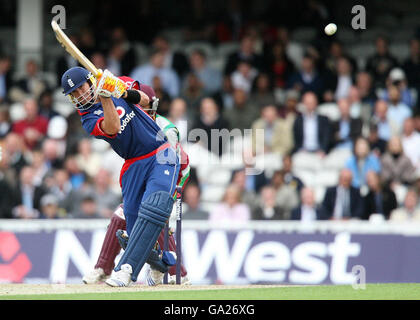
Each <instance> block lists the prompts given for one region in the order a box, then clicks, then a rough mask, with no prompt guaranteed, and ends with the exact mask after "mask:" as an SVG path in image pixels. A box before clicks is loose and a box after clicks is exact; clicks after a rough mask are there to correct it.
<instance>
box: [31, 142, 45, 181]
mask: <svg viewBox="0 0 420 320" xmlns="http://www.w3.org/2000/svg"><path fill="white" fill-rule="evenodd" d="M32 168H33V169H34V180H33V183H34V185H35V186H37V187H38V186H40V185H42V184H43V181H44V177H45V176H46V175H47V173H48V166H47V164H46V162H45V157H44V154H43V153H42V150H40V149H35V150H34V151H33V152H32Z"/></svg>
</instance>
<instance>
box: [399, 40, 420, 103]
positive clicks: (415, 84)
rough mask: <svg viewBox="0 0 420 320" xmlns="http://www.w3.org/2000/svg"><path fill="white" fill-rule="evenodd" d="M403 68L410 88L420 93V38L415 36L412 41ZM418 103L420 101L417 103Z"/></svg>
mask: <svg viewBox="0 0 420 320" xmlns="http://www.w3.org/2000/svg"><path fill="white" fill-rule="evenodd" d="M403 70H404V72H405V74H406V75H407V82H408V86H409V87H410V88H415V89H416V90H417V95H419V94H420V40H419V39H417V38H413V39H411V41H410V56H409V57H408V58H407V59H406V60H405V61H404V64H403ZM417 105H418V103H417Z"/></svg>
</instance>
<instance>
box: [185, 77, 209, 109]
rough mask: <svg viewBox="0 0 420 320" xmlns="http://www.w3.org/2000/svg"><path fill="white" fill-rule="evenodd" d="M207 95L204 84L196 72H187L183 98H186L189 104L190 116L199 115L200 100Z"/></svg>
mask: <svg viewBox="0 0 420 320" xmlns="http://www.w3.org/2000/svg"><path fill="white" fill-rule="evenodd" d="M205 97H206V95H205V92H204V85H203V83H202V82H201V81H200V79H199V78H198V76H197V75H196V74H194V73H189V74H187V76H186V78H185V87H184V89H183V91H182V94H181V98H182V99H184V100H185V102H186V103H187V105H188V113H189V116H190V117H196V116H197V113H198V111H199V105H200V102H201V100H202V99H203V98H205Z"/></svg>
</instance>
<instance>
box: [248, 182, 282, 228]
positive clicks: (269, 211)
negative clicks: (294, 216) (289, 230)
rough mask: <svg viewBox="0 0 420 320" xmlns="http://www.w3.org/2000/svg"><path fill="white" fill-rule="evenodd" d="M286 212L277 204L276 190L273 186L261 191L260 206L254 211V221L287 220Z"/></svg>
mask: <svg viewBox="0 0 420 320" xmlns="http://www.w3.org/2000/svg"><path fill="white" fill-rule="evenodd" d="M287 219H289V216H286V213H285V211H284V210H283V209H282V208H281V207H280V206H279V205H278V204H277V202H276V190H275V189H274V188H273V187H272V186H265V187H263V188H262V189H261V195H260V199H259V201H258V206H257V208H256V209H255V210H253V211H252V220H287Z"/></svg>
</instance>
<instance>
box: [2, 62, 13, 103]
mask: <svg viewBox="0 0 420 320" xmlns="http://www.w3.org/2000/svg"><path fill="white" fill-rule="evenodd" d="M11 66H12V63H11V60H10V58H9V57H7V56H3V55H2V56H0V103H5V102H8V101H9V97H8V93H9V90H10V88H11V86H12V83H13V81H12V70H11Z"/></svg>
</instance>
